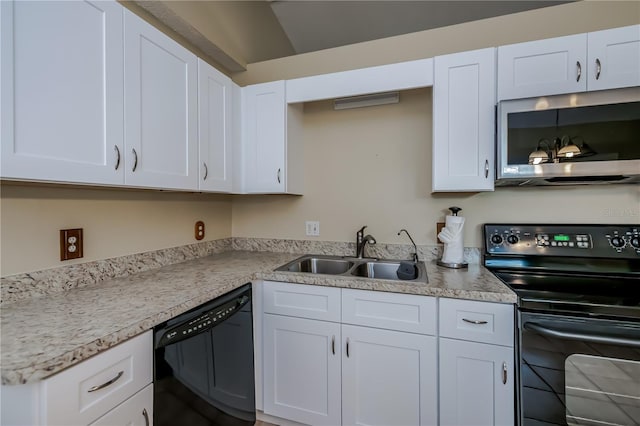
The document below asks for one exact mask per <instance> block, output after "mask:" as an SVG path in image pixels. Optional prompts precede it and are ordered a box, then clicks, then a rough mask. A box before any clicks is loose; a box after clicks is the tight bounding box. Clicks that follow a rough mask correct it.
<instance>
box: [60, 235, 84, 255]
mask: <svg viewBox="0 0 640 426" xmlns="http://www.w3.org/2000/svg"><path fill="white" fill-rule="evenodd" d="M81 257H82V228H76V229H61V230H60V260H70V259H79V258H81Z"/></svg>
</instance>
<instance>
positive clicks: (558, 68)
mask: <svg viewBox="0 0 640 426" xmlns="http://www.w3.org/2000/svg"><path fill="white" fill-rule="evenodd" d="M586 89H587V35H586V34H577V35H572V36H566V37H557V38H551V39H547V40H536V41H531V42H526V43H518V44H511V45H507V46H500V47H498V99H499V100H503V99H517V98H529V97H534V96H540V95H555V94H561V93H573V92H583V91H585V90H586Z"/></svg>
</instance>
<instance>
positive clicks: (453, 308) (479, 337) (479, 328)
mask: <svg viewBox="0 0 640 426" xmlns="http://www.w3.org/2000/svg"><path fill="white" fill-rule="evenodd" d="M514 321H515V318H514V315H513V305H508V304H502V303H491V302H475V301H472V300H459V299H440V337H450V338H453V339H461V340H469V341H473V342H482V343H492V344H495V345H503V346H509V347H512V346H513V325H514Z"/></svg>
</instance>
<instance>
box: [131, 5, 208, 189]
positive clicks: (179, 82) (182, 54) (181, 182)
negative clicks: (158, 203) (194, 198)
mask: <svg viewBox="0 0 640 426" xmlns="http://www.w3.org/2000/svg"><path fill="white" fill-rule="evenodd" d="M124 13H125V15H124V45H125V50H124V54H125V57H124V79H125V93H126V97H125V145H126V155H125V168H126V182H127V185H131V186H142V187H155V188H168V189H191V190H195V189H197V188H198V164H197V163H198V138H197V131H198V115H197V107H198V81H197V77H198V71H197V58H196V56H195V55H194V54H193V53H191V52H189V51H188V50H187V49H185V48H184V47H182V46H180V45H179V44H178V43H176V42H175V41H173V40H172V39H170V38H169V37H167V36H166V35H164V34H163V33H161V32H160V31H158V30H157V29H156V28H154V27H153V26H151V25H149V24H148V23H146V22H145V21H143V20H142V19H140V18H139V17H138V16H136V15H134V14H133V13H131V12H129V11H128V10H125V11H124Z"/></svg>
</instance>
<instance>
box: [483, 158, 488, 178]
mask: <svg viewBox="0 0 640 426" xmlns="http://www.w3.org/2000/svg"><path fill="white" fill-rule="evenodd" d="M484 177H485V179H486V178H488V177H489V160H484Z"/></svg>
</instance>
